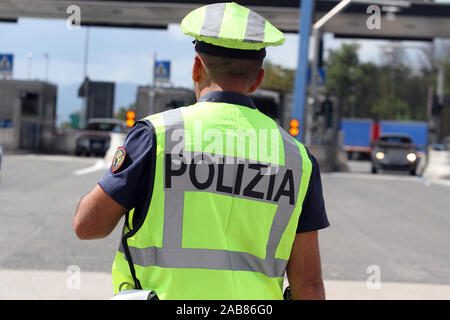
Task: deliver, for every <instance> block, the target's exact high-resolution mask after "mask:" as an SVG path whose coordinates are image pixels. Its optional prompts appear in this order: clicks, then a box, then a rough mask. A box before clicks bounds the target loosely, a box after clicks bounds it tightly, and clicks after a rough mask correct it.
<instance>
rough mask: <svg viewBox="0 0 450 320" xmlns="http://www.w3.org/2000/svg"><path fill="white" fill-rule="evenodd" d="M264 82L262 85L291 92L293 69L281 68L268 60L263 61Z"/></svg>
mask: <svg viewBox="0 0 450 320" xmlns="http://www.w3.org/2000/svg"><path fill="white" fill-rule="evenodd" d="M263 68H264V82H263V84H262V87H263V88H265V89H272V90H277V91H280V92H281V93H291V92H292V91H293V89H294V79H295V70H293V69H289V68H283V67H282V66H280V65H277V64H274V63H272V62H270V61H269V60H266V61H264V65H263Z"/></svg>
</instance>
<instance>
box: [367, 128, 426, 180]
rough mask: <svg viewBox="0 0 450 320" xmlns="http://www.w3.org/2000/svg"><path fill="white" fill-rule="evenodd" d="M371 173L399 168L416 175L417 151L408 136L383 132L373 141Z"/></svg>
mask: <svg viewBox="0 0 450 320" xmlns="http://www.w3.org/2000/svg"><path fill="white" fill-rule="evenodd" d="M370 157H371V161H372V173H377V172H378V171H379V170H399V171H400V170H401V171H408V172H409V173H410V174H411V175H416V169H417V163H418V153H417V147H416V146H415V145H414V144H413V143H412V139H411V137H410V136H408V135H405V134H383V135H381V136H380V137H379V138H378V140H376V141H375V142H374V143H373V149H372V152H371V155H370Z"/></svg>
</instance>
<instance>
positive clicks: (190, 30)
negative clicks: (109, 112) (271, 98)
mask: <svg viewBox="0 0 450 320" xmlns="http://www.w3.org/2000/svg"><path fill="white" fill-rule="evenodd" d="M181 27H182V30H183V31H184V33H185V34H187V35H190V36H193V37H194V38H195V40H194V48H195V51H196V56H195V58H194V65H193V71H192V79H193V81H194V83H195V92H196V95H197V100H198V102H197V103H196V104H194V105H192V106H189V107H182V108H178V109H173V110H170V111H166V112H163V113H160V114H155V115H150V116H148V117H147V118H145V119H142V120H140V121H138V122H137V124H136V125H135V126H134V128H133V129H132V130H131V131H130V133H129V134H128V136H127V138H126V140H125V142H124V145H123V146H122V147H120V148H118V150H117V152H116V154H115V156H114V160H113V163H112V165H111V170H109V172H107V173H106V174H105V176H104V177H103V178H102V179H101V180H100V181H99V183H98V185H97V186H96V187H95V188H94V189H93V190H92V191H91V192H90V193H89V194H87V195H86V196H84V197H83V198H82V200H81V201H80V204H79V206H78V209H77V213H76V216H75V219H74V228H75V232H76V234H77V235H78V237H79V238H81V239H95V238H102V237H105V236H107V235H108V234H109V233H110V232H111V231H112V230H113V229H114V227H115V226H116V225H117V223H118V221H119V220H120V219H121V217H123V216H125V219H124V220H125V222H124V226H123V233H122V238H121V241H120V244H119V248H118V251H117V253H116V257H115V260H114V263H113V268H112V272H113V282H114V291H115V293H116V294H117V293H118V292H119V291H122V290H126V289H146V290H154V291H155V292H156V294H157V295H158V297H159V299H282V298H283V279H284V274H285V273H286V272H287V276H288V280H289V283H290V286H291V291H292V296H293V298H294V299H323V298H324V295H325V294H324V288H323V282H322V277H321V264H320V255H319V246H318V234H317V230H319V229H322V228H325V227H327V226H328V225H329V223H328V220H327V216H326V212H325V206H324V201H323V195H322V187H321V181H320V173H319V168H318V166H317V162H316V160H315V159H314V157H313V156H312V155H311V154H310V153H309V152H308V150H307V149H306V148H305V147H304V146H303V145H302V144H301V143H299V142H298V141H296V140H295V139H293V138H292V137H291V136H289V135H288V134H287V133H286V131H284V130H283V129H282V128H280V127H279V126H278V125H277V123H276V122H275V121H274V120H272V119H270V118H269V117H267V116H265V115H264V114H262V113H261V112H259V111H258V109H257V108H256V106H255V104H254V103H253V101H252V100H251V98H250V97H249V96H248V95H249V94H251V93H253V92H254V91H255V90H256V89H257V88H258V87H259V86H260V84H261V83H262V81H263V77H264V70H263V69H262V62H263V59H264V57H265V54H266V51H265V48H266V47H268V46H272V45H273V46H276V45H281V44H283V42H284V35H283V33H282V32H280V31H279V30H278V29H276V28H275V27H274V26H273V25H271V24H270V23H269V22H268V21H267V20H265V19H264V18H263V17H261V16H260V15H258V14H257V13H255V12H254V11H251V10H249V9H247V8H245V7H242V6H240V5H238V4H236V3H217V4H212V5H207V6H203V7H200V8H198V9H196V10H194V11H192V12H190V13H189V14H188V15H187V16H186V17H185V18H184V19H183V21H182V24H181Z"/></svg>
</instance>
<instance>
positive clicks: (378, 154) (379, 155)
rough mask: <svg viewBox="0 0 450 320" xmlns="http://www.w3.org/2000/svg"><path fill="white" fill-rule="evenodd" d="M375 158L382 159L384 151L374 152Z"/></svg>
mask: <svg viewBox="0 0 450 320" xmlns="http://www.w3.org/2000/svg"><path fill="white" fill-rule="evenodd" d="M375 158H377V159H378V160H383V159H384V153H383V152H381V151H379V152H377V153H376V154H375Z"/></svg>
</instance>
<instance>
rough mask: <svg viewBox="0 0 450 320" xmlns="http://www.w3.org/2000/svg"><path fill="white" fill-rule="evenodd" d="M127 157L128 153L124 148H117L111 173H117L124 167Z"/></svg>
mask: <svg viewBox="0 0 450 320" xmlns="http://www.w3.org/2000/svg"><path fill="white" fill-rule="evenodd" d="M126 155H127V151H126V150H125V148H124V147H119V148H117V151H116V153H115V154H114V158H113V161H112V165H111V171H112V172H116V171H117V170H119V168H120V167H121V166H122V164H123V162H124V161H125V156H126Z"/></svg>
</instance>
